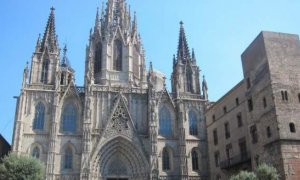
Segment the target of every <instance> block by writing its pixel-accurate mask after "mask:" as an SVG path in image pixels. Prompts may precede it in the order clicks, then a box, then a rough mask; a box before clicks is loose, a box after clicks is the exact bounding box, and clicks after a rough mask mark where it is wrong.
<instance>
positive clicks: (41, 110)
mask: <svg viewBox="0 0 300 180" xmlns="http://www.w3.org/2000/svg"><path fill="white" fill-rule="evenodd" d="M44 122H45V106H44V104H43V103H41V102H39V103H38V104H37V105H36V106H35V114H34V120H33V130H43V129H44Z"/></svg>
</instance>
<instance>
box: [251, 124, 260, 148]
mask: <svg viewBox="0 0 300 180" xmlns="http://www.w3.org/2000/svg"><path fill="white" fill-rule="evenodd" d="M250 134H251V137H252V144H255V143H257V141H258V134H257V129H256V125H252V126H251V127H250Z"/></svg>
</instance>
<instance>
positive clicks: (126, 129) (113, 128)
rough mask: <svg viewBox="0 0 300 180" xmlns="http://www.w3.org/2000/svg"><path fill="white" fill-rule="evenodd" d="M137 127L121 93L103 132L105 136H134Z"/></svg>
mask: <svg viewBox="0 0 300 180" xmlns="http://www.w3.org/2000/svg"><path fill="white" fill-rule="evenodd" d="M135 132H136V128H135V127H134V124H133V121H132V119H131V116H130V114H129V110H128V108H127V103H126V100H125V99H124V97H123V95H122V94H121V93H120V94H119V95H118V97H117V99H116V102H115V104H114V107H113V109H112V113H111V115H110V118H109V119H108V121H107V124H106V128H105V130H104V133H103V137H104V138H113V137H115V136H119V135H122V136H126V137H127V138H129V139H130V138H132V137H133V135H134V133H135Z"/></svg>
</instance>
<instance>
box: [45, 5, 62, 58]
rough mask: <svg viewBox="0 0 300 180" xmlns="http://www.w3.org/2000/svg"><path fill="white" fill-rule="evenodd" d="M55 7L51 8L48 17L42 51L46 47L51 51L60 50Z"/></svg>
mask: <svg viewBox="0 0 300 180" xmlns="http://www.w3.org/2000/svg"><path fill="white" fill-rule="evenodd" d="M54 10H55V9H54V8H53V7H52V8H51V13H50V15H49V18H48V22H47V26H46V30H45V33H44V36H43V40H42V44H41V51H44V50H45V49H46V48H48V50H49V51H50V52H55V51H57V50H58V46H57V44H58V43H57V36H56V33H55V17H54Z"/></svg>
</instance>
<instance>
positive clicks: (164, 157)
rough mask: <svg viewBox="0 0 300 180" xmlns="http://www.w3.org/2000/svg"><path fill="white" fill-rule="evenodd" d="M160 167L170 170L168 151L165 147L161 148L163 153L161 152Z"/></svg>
mask: <svg viewBox="0 0 300 180" xmlns="http://www.w3.org/2000/svg"><path fill="white" fill-rule="evenodd" d="M162 167H163V170H170V169H171V168H170V153H169V151H168V150H167V148H164V149H163V154H162Z"/></svg>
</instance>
